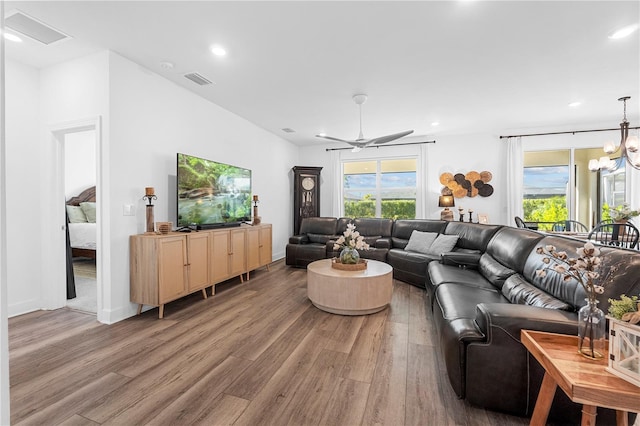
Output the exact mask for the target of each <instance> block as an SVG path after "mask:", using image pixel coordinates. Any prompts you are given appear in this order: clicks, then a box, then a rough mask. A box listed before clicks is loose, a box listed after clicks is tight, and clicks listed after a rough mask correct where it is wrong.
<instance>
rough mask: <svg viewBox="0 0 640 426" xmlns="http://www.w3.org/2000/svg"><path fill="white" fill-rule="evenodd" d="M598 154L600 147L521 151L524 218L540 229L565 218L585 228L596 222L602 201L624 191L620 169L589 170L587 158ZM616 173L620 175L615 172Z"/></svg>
mask: <svg viewBox="0 0 640 426" xmlns="http://www.w3.org/2000/svg"><path fill="white" fill-rule="evenodd" d="M601 154H602V148H570V149H561V150H549V151H529V152H525V153H524V197H523V208H524V220H525V221H527V222H541V223H539V224H538V228H539V229H541V230H548V229H551V226H552V222H555V221H560V220H566V219H570V220H577V221H578V222H580V223H582V224H583V225H585V226H586V227H587V228H588V229H590V228H592V227H593V226H594V225H595V224H596V223H598V222H599V221H600V220H601V215H602V212H603V206H604V205H605V203H610V202H618V200H622V199H623V198H624V191H625V188H624V179H625V178H624V170H622V172H620V171H616V172H612V173H608V172H601V173H593V172H591V171H590V170H589V167H588V163H589V160H590V159H591V158H597V157H598V155H601ZM619 173H622V175H621V176H617V175H616V174H619ZM614 175H616V176H614ZM608 205H611V204H608ZM604 216H606V214H605V215H604ZM545 222H546V223H545Z"/></svg>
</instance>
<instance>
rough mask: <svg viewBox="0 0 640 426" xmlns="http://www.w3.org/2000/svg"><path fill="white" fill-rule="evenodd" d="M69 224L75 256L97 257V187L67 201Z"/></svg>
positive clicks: (72, 250)
mask: <svg viewBox="0 0 640 426" xmlns="http://www.w3.org/2000/svg"><path fill="white" fill-rule="evenodd" d="M66 210H67V225H68V229H69V240H70V245H71V253H72V256H73V257H89V258H92V259H95V258H96V235H97V232H96V187H95V186H92V187H89V188H87V189H85V190H84V191H82V192H81V193H80V194H78V195H77V196H75V197H72V198H70V199H69V200H67V202H66Z"/></svg>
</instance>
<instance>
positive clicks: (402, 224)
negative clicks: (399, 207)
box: [391, 219, 447, 249]
mask: <svg viewBox="0 0 640 426" xmlns="http://www.w3.org/2000/svg"><path fill="white" fill-rule="evenodd" d="M446 225H447V222H446V221H444V220H421V219H398V220H396V221H395V222H394V223H393V232H392V234H391V240H392V244H393V248H400V249H403V248H405V246H406V245H407V243H408V242H409V238H411V233H412V232H413V231H414V230H418V231H422V232H435V233H438V234H439V233H441V232H442V231H443V230H444V227H445V226H446Z"/></svg>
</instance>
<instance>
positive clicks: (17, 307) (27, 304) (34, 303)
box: [7, 299, 43, 318]
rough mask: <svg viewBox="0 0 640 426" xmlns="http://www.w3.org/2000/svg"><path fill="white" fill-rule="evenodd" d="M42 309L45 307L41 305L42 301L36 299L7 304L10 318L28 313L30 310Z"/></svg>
mask: <svg viewBox="0 0 640 426" xmlns="http://www.w3.org/2000/svg"><path fill="white" fill-rule="evenodd" d="M41 309H43V308H42V306H41V305H40V301H38V300H36V299H32V300H26V301H24V302H20V303H16V304H13V305H9V306H7V316H8V317H9V318H11V317H16V316H18V315H24V314H28V313H29V312H34V311H39V310H41Z"/></svg>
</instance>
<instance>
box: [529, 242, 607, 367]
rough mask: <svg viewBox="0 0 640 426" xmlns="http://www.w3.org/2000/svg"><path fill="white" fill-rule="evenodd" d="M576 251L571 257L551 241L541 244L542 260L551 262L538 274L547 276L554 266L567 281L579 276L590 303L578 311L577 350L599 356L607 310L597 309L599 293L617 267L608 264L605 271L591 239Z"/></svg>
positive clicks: (586, 354)
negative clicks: (547, 243)
mask: <svg viewBox="0 0 640 426" xmlns="http://www.w3.org/2000/svg"><path fill="white" fill-rule="evenodd" d="M576 251H577V254H578V257H569V256H568V255H567V253H566V252H564V251H557V250H556V248H555V247H554V246H552V245H548V246H545V247H538V248H537V249H536V252H537V253H538V254H541V255H544V256H545V257H544V258H543V259H542V262H543V263H544V264H545V265H549V266H548V267H545V268H543V269H539V270H537V271H536V274H537V275H538V276H540V277H544V276H545V275H546V273H547V270H552V271H554V272H556V273H558V274H560V275H562V276H563V280H564V281H571V280H576V281H577V282H578V283H579V284H580V285H581V286H582V288H584V291H585V293H586V294H587V299H586V300H587V305H586V306H584V307H582V308H581V309H580V311H579V312H578V337H579V339H578V351H579V352H580V353H582V354H583V355H584V356H586V357H587V358H592V359H597V358H601V357H602V356H603V355H602V354H603V351H602V349H603V347H604V334H605V322H606V320H605V318H604V313H603V312H602V310H600V309H598V305H597V303H598V300H597V295H598V294H603V293H604V286H603V285H604V283H605V282H607V281H609V280H610V279H611V278H612V276H613V274H614V273H615V270H616V267H613V266H612V267H610V268H608V271H607V273H606V274H603V273H602V272H603V269H604V268H603V266H604V265H603V261H602V259H601V257H600V255H601V253H600V250H599V249H598V248H596V246H594V245H593V243H591V242H587V243H585V245H584V246H583V247H579V248H578V249H577V250H576ZM596 342H597V343H596ZM597 346H602V347H600V348H599V347H597ZM598 349H601V350H600V351H598Z"/></svg>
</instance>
